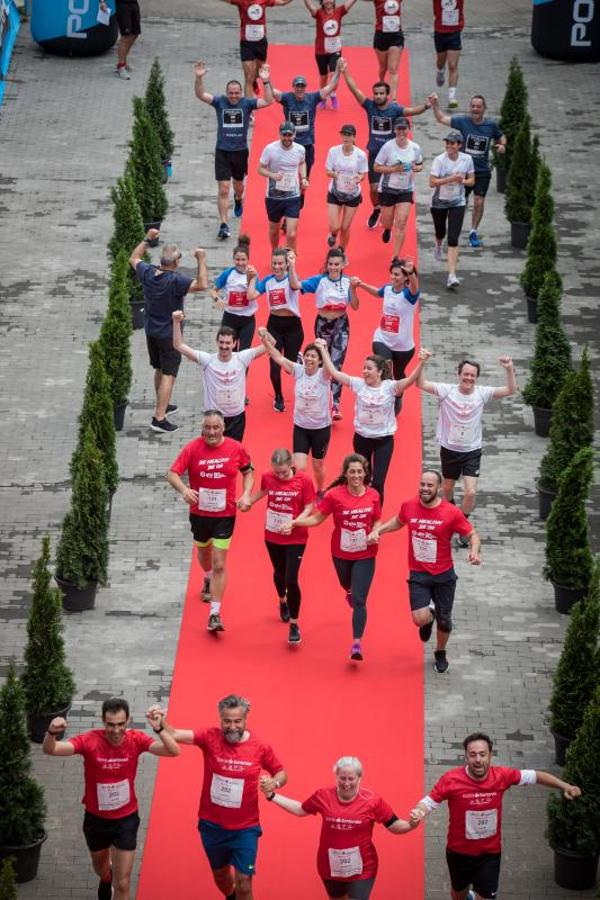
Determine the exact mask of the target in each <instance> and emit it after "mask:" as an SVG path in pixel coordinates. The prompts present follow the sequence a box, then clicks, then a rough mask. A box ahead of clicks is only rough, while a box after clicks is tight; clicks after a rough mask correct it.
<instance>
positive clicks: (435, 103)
mask: <svg viewBox="0 0 600 900" xmlns="http://www.w3.org/2000/svg"><path fill="white" fill-rule="evenodd" d="M427 99H428V100H429V102H430V103H431V108H432V110H433V114H434V116H435V117H436V119H437V120H438V122H439V123H440V125H448V127H450V124H451V117H450V116H447V115H445V114H444V113H443V112H442V110H441V108H440V98H439V97H438V95H437V94H430V95H429V97H428V98H427Z"/></svg>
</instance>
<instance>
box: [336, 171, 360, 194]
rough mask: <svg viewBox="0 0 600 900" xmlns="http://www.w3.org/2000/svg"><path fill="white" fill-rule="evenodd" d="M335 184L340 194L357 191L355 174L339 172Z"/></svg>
mask: <svg viewBox="0 0 600 900" xmlns="http://www.w3.org/2000/svg"><path fill="white" fill-rule="evenodd" d="M335 186H336V188H337V190H338V191H339V193H340V194H355V193H356V188H357V184H356V180H355V177H354V175H347V174H345V173H344V172H339V173H338V174H337V175H336V176H335Z"/></svg>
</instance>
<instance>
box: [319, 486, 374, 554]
mask: <svg viewBox="0 0 600 900" xmlns="http://www.w3.org/2000/svg"><path fill="white" fill-rule="evenodd" d="M319 512H322V513H323V514H324V515H329V513H332V514H333V522H334V526H335V527H334V530H333V534H332V535H331V554H332V556H337V557H338V558H339V559H369V558H370V557H371V556H376V555H377V544H367V537H368V535H369V532H370V531H371V530H372V529H373V525H374V524H375V522H378V521H379V519H380V518H381V500H380V497H379V494H378V492H377V491H376V490H375V489H374V488H371V487H368V488H367V489H366V491H365V493H364V494H363V495H362V497H355V496H354V495H353V494H351V493H350V491H349V490H348V488H347V487H346V485H345V484H340V485H338V487H335V488H332V489H331V490H330V491H327V493H326V494H325V496H324V497H323V499H322V500H321V502H320V503H319Z"/></svg>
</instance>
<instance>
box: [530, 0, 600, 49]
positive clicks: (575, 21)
mask: <svg viewBox="0 0 600 900" xmlns="http://www.w3.org/2000/svg"><path fill="white" fill-rule="evenodd" d="M531 43H532V44H533V47H534V49H535V50H537V52H538V53H539V54H540V55H541V56H548V57H549V58H550V59H564V60H566V61H567V62H598V60H600V0H533V17H532V20H531Z"/></svg>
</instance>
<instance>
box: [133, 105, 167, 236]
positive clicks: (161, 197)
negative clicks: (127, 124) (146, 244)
mask: <svg viewBox="0 0 600 900" xmlns="http://www.w3.org/2000/svg"><path fill="white" fill-rule="evenodd" d="M161 154H162V150H161V145H160V140H159V137H158V134H157V132H156V129H155V127H154V125H153V123H152V119H151V118H150V116H149V115H148V113H147V112H146V108H145V106H144V101H143V100H142V98H141V97H134V98H133V135H132V138H131V143H130V152H129V159H128V161H127V168H128V169H129V171H130V172H131V174H132V176H133V185H134V190H135V195H136V197H137V201H138V204H139V207H140V212H141V214H142V221H143V223H144V229H145V231H146V232H147V231H148V229H149V228H158V229H160V226H161V224H162V221H163V219H164V217H165V216H166V214H167V195H166V194H165V192H164V188H163V186H162V173H163V165H162V159H161ZM153 243H154V244H157V243H158V240H156V241H155V242H151V244H150V246H153ZM132 249H133V248H132Z"/></svg>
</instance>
